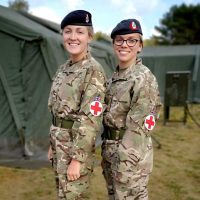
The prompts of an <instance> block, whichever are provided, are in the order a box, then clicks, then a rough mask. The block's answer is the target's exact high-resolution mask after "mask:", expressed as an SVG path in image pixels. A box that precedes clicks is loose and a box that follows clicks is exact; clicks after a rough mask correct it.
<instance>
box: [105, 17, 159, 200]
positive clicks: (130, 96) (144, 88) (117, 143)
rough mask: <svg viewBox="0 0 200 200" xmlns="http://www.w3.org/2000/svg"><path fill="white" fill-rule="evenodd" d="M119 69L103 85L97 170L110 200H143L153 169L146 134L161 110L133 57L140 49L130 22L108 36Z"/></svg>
mask: <svg viewBox="0 0 200 200" xmlns="http://www.w3.org/2000/svg"><path fill="white" fill-rule="evenodd" d="M111 38H112V39H113V46H114V51H115V54H116V56H117V58H118V61H119V65H118V66H117V70H116V71H115V73H114V74H113V76H112V79H111V80H110V82H109V84H108V91H107V93H106V98H105V102H106V104H107V108H106V111H105V113H104V133H103V136H102V137H103V144H102V157H103V160H102V168H103V174H104V177H105V180H106V183H107V189H108V194H109V199H110V200H147V199H148V192H147V183H148V179H149V174H150V173H151V171H152V166H153V148H152V140H151V130H152V129H153V128H154V126H155V121H156V120H157V119H158V112H159V109H160V106H161V102H160V95H159V90H158V84H157V81H156V78H155V76H154V75H153V74H152V73H151V71H150V70H149V69H148V68H147V67H146V66H144V65H143V64H142V61H141V59H139V58H138V57H137V54H138V53H140V52H141V50H142V48H143V41H142V29H141V26H140V23H139V21H137V20H136V19H128V20H123V21H121V22H120V23H119V24H117V26H116V27H115V28H114V29H113V31H112V33H111Z"/></svg>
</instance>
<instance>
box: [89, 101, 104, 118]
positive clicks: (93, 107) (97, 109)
mask: <svg viewBox="0 0 200 200" xmlns="http://www.w3.org/2000/svg"><path fill="white" fill-rule="evenodd" d="M90 112H91V113H92V115H94V116H99V115H100V114H101V113H102V104H101V102H99V101H93V102H92V103H91V104H90Z"/></svg>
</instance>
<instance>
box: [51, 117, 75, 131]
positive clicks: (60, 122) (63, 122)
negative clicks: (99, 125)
mask: <svg viewBox="0 0 200 200" xmlns="http://www.w3.org/2000/svg"><path fill="white" fill-rule="evenodd" d="M52 124H53V125H54V126H57V127H60V128H66V129H71V128H72V126H73V124H74V121H72V120H67V119H62V118H59V117H55V116H52Z"/></svg>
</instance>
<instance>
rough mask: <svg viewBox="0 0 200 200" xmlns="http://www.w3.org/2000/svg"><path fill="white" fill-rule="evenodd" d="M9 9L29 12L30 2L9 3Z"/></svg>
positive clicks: (16, 0)
mask: <svg viewBox="0 0 200 200" xmlns="http://www.w3.org/2000/svg"><path fill="white" fill-rule="evenodd" d="M8 7H9V8H11V9H13V10H17V11H24V12H28V10H29V3H28V1H25V0H14V1H9V2H8Z"/></svg>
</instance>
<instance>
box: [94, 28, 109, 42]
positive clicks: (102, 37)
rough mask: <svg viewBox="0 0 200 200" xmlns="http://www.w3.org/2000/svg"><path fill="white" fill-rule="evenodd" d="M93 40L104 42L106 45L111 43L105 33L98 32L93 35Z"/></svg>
mask: <svg viewBox="0 0 200 200" xmlns="http://www.w3.org/2000/svg"><path fill="white" fill-rule="evenodd" d="M94 40H96V41H104V42H107V43H110V42H111V39H110V36H109V35H107V34H106V33H103V32H101V31H98V32H96V33H95V34H94Z"/></svg>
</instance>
